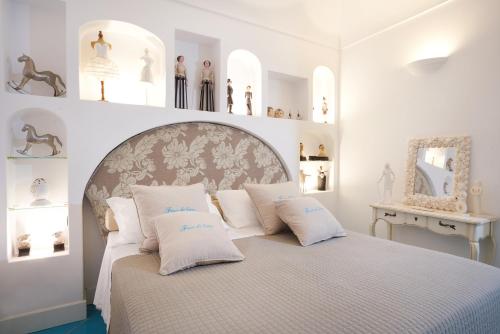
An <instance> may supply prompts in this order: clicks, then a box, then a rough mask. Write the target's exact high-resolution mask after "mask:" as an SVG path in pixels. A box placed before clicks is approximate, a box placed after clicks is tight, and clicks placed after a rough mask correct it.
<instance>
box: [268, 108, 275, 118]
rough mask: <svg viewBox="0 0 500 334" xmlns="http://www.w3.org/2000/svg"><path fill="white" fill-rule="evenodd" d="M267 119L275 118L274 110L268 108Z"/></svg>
mask: <svg viewBox="0 0 500 334" xmlns="http://www.w3.org/2000/svg"><path fill="white" fill-rule="evenodd" d="M267 117H274V108H273V107H267Z"/></svg>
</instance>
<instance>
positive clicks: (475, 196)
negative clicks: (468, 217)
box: [470, 181, 483, 215]
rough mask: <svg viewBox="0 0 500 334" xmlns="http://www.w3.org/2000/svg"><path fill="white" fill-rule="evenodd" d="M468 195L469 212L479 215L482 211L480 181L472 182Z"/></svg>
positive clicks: (481, 186)
mask: <svg viewBox="0 0 500 334" xmlns="http://www.w3.org/2000/svg"><path fill="white" fill-rule="evenodd" d="M470 195H471V198H470V203H471V212H472V213H473V214H475V215H480V214H481V213H482V211H483V208H482V205H481V200H482V196H483V184H482V183H481V182H480V181H476V182H474V183H472V185H471V187H470Z"/></svg>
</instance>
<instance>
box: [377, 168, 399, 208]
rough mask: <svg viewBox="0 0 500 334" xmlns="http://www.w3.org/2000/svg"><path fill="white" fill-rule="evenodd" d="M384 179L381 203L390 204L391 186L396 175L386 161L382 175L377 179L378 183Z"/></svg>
mask: <svg viewBox="0 0 500 334" xmlns="http://www.w3.org/2000/svg"><path fill="white" fill-rule="evenodd" d="M382 180H383V181H384V196H383V198H382V204H392V188H393V186H394V181H395V180H396V175H395V174H394V172H393V171H392V169H391V166H390V165H389V164H388V163H386V164H385V167H384V170H383V171H382V175H381V176H380V179H379V180H378V182H377V183H378V184H380V182H381V181H382Z"/></svg>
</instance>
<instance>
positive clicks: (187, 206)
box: [130, 183, 208, 251]
mask: <svg viewBox="0 0 500 334" xmlns="http://www.w3.org/2000/svg"><path fill="white" fill-rule="evenodd" d="M130 189H131V190H132V194H133V198H134V202H135V205H136V206H137V213H138V215H139V222H140V224H141V229H142V233H143V234H144V237H145V238H146V239H145V240H144V241H143V243H142V248H141V249H142V250H144V251H157V250H158V241H157V239H156V234H155V230H154V226H153V223H152V219H153V218H155V217H157V216H160V215H162V214H173V213H177V212H208V206H207V201H206V198H205V187H204V186H203V184H201V183H197V184H193V185H190V186H152V187H148V186H138V185H132V186H130Z"/></svg>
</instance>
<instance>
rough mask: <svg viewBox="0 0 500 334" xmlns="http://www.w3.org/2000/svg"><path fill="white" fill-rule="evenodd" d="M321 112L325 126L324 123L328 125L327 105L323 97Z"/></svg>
mask: <svg viewBox="0 0 500 334" xmlns="http://www.w3.org/2000/svg"><path fill="white" fill-rule="evenodd" d="M321 111H322V113H323V118H324V122H325V124H326V123H328V122H327V120H328V103H327V102H326V97H325V96H323V104H322V105H321Z"/></svg>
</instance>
